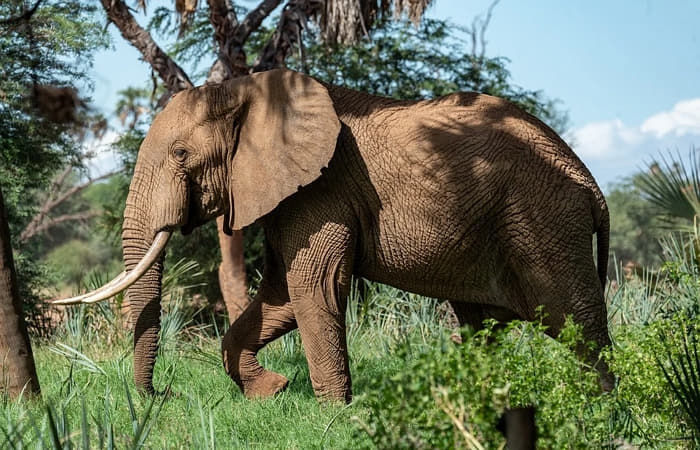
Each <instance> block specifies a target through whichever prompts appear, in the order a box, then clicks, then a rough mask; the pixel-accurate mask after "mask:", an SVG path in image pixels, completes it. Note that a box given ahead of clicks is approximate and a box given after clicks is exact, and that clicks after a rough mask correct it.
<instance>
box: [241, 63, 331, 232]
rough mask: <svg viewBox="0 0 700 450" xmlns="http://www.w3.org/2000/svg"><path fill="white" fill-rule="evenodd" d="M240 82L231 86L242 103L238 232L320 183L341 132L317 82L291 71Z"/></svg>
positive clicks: (325, 95) (265, 74) (261, 74)
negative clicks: (282, 202) (298, 191)
mask: <svg viewBox="0 0 700 450" xmlns="http://www.w3.org/2000/svg"><path fill="white" fill-rule="evenodd" d="M239 80H240V81H238V82H235V81H234V83H233V85H232V88H233V89H240V90H241V91H239V92H238V94H239V95H241V97H242V98H241V99H242V100H243V103H242V105H241V106H242V108H241V114H240V115H239V116H238V117H239V120H240V121H241V122H240V131H239V137H238V145H237V147H236V149H235V154H234V156H233V160H232V162H231V171H230V176H231V180H230V184H229V189H231V191H230V195H231V196H232V197H233V198H232V201H233V211H232V212H233V214H232V215H233V217H232V218H231V219H232V223H231V222H229V226H230V227H231V228H233V229H234V230H238V229H241V228H243V227H245V226H246V225H249V224H251V223H253V222H254V221H255V220H256V219H258V218H260V217H262V216H263V215H265V214H267V213H268V212H270V211H272V210H273V209H274V208H275V207H276V206H277V205H278V204H279V203H280V202H281V201H282V200H284V199H285V198H287V197H288V196H290V195H292V194H294V193H295V192H296V191H297V190H298V189H299V188H300V187H301V186H305V185H307V184H309V183H311V182H312V181H314V180H315V179H317V178H318V177H319V176H320V175H321V169H322V168H323V167H325V166H327V165H328V162H329V161H330V159H331V158H332V157H333V153H334V151H335V146H336V141H337V139H338V133H339V132H340V121H339V120H338V116H337V115H336V112H335V109H334V108H333V102H332V101H331V98H330V96H329V95H328V91H327V89H326V88H325V87H324V86H323V85H322V84H320V83H319V82H317V81H316V80H314V79H312V78H310V77H308V76H306V75H302V74H300V73H297V72H293V71H290V70H272V71H268V72H261V73H257V74H254V75H251V76H250V77H245V78H241V79H239Z"/></svg>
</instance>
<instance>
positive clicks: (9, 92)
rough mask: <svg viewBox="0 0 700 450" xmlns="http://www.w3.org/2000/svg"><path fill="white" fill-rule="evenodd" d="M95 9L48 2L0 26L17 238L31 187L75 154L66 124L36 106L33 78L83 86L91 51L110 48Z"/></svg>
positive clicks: (2, 140)
mask: <svg viewBox="0 0 700 450" xmlns="http://www.w3.org/2000/svg"><path fill="white" fill-rule="evenodd" d="M24 4H25V2H23V1H19V0H11V1H7V2H2V4H1V5H0V17H10V16H15V15H18V14H19V13H20V12H21V11H22V7H23V5H24ZM94 10H95V8H94V7H93V6H86V5H85V4H84V2H79V1H60V2H59V1H47V2H44V3H43V4H42V6H41V7H40V8H39V9H38V10H37V11H36V13H35V14H34V16H33V17H32V19H31V22H30V23H31V27H27V26H26V25H24V24H22V25H17V26H7V28H6V29H3V30H0V100H1V101H0V123H2V124H3V126H2V127H0V183H1V184H2V185H3V192H4V193H5V202H6V204H7V208H8V213H9V216H10V225H11V229H12V234H13V235H16V234H17V233H18V232H19V230H21V229H22V227H23V226H24V225H26V223H27V221H28V220H29V219H30V218H31V216H32V215H33V214H34V209H35V208H36V198H35V197H34V196H33V195H32V194H33V192H34V191H37V190H42V189H46V188H47V187H48V184H49V182H50V179H51V177H52V175H53V174H54V173H55V171H56V170H58V169H59V168H60V167H62V166H63V165H64V164H65V163H66V162H69V161H71V158H73V157H74V156H75V155H76V152H77V150H78V149H77V145H76V142H75V136H74V135H73V134H72V133H71V131H73V130H71V129H70V128H69V127H68V125H59V124H55V123H53V122H50V121H48V120H46V119H44V118H42V117H41V116H40V115H38V114H37V112H36V111H35V110H34V109H33V105H32V103H31V98H32V86H33V84H34V83H42V84H51V85H75V84H83V85H85V86H86V87H89V84H90V82H89V80H88V78H87V77H86V73H87V71H88V70H89V68H90V66H91V56H92V53H93V52H94V51H95V50H96V49H98V48H101V47H103V46H105V45H106V37H105V34H104V33H103V32H102V29H101V27H100V25H99V24H98V23H97V21H96V19H95V18H94V17H93V12H94Z"/></svg>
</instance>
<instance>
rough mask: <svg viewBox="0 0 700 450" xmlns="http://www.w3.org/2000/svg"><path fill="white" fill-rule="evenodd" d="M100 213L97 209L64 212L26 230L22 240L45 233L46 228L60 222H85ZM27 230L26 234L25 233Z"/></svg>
mask: <svg viewBox="0 0 700 450" xmlns="http://www.w3.org/2000/svg"><path fill="white" fill-rule="evenodd" d="M99 215H100V213H98V212H97V211H82V212H79V213H73V214H64V215H61V216H57V217H54V218H52V219H51V220H47V221H45V222H43V223H42V224H40V225H37V226H36V227H34V228H32V229H31V230H25V231H23V232H22V236H21V237H20V242H26V241H27V240H29V239H30V238H32V237H34V236H36V235H38V234H41V233H44V232H45V231H46V230H48V229H49V228H53V227H55V226H56V225H58V224H61V223H64V222H73V221H79V222H85V221H87V220H90V219H92V218H93V217H97V216H99ZM25 232H26V235H25Z"/></svg>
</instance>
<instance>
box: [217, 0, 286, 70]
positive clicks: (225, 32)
mask: <svg viewBox="0 0 700 450" xmlns="http://www.w3.org/2000/svg"><path fill="white" fill-rule="evenodd" d="M208 1H209V11H210V14H209V19H210V20H211V23H212V26H213V27H214V37H215V38H216V42H218V44H219V58H218V59H217V61H216V62H215V63H214V65H213V66H212V68H211V70H210V71H209V76H208V78H207V82H209V83H219V82H221V81H223V80H225V79H227V78H231V77H236V76H241V75H245V74H247V73H248V71H249V68H248V65H247V63H246V55H245V52H244V50H243V46H244V45H245V42H246V41H247V40H248V38H249V37H250V35H251V33H253V32H254V31H255V30H257V29H258V28H259V27H260V24H262V22H263V20H265V18H266V17H267V16H269V15H270V13H272V11H274V10H275V8H277V7H278V6H279V4H280V3H282V0H263V1H262V2H261V3H260V4H259V5H258V7H257V8H255V9H254V10H252V11H251V12H250V13H248V15H247V16H246V17H245V19H243V22H241V23H238V21H237V19H236V15H235V12H233V7H232V6H231V3H230V0H208Z"/></svg>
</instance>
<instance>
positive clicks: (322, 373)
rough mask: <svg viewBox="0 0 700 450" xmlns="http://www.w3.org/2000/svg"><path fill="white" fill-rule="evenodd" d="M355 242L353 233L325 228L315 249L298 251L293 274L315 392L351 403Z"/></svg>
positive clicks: (296, 310) (291, 284)
mask: <svg viewBox="0 0 700 450" xmlns="http://www.w3.org/2000/svg"><path fill="white" fill-rule="evenodd" d="M351 242H352V240H351V239H350V236H349V235H344V234H343V233H341V234H336V233H330V234H324V233H323V232H321V233H319V234H317V235H316V236H314V237H312V239H311V248H305V249H304V250H303V251H300V252H298V253H297V256H296V258H295V259H294V262H293V263H292V265H291V267H290V269H289V271H288V273H287V285H288V287H289V297H290V299H291V303H292V305H293V307H294V315H295V316H296V320H297V324H298V325H299V333H300V334H301V341H302V344H303V346H304V351H305V353H306V359H307V361H308V363H309V372H310V375H311V384H312V386H313V388H314V392H315V393H316V396H317V397H319V398H321V399H329V400H341V401H345V402H349V401H350V400H351V397H352V391H351V385H350V384H351V383H350V369H349V364H348V349H347V341H346V333H345V312H346V306H347V295H348V291H349V287H350V276H351V273H352V261H351V250H352V247H351V244H350V243H351Z"/></svg>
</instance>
